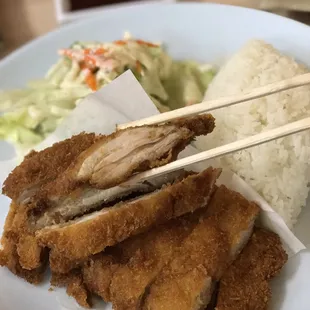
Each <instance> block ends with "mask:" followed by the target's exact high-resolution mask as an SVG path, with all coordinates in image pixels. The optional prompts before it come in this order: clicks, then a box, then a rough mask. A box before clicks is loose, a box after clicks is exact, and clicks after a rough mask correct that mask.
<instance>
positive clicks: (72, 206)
mask: <svg viewBox="0 0 310 310" xmlns="http://www.w3.org/2000/svg"><path fill="white" fill-rule="evenodd" d="M213 128H214V119H213V118H212V116H210V115H204V116H198V117H192V118H188V119H182V120H177V121H174V122H171V123H169V124H163V125H161V126H142V127H137V128H131V129H126V130H123V131H119V132H117V133H114V134H112V135H110V136H96V135H94V134H85V133H84V134H80V135H77V136H74V137H72V138H71V139H67V140H65V141H63V142H60V143H56V144H55V145H53V146H52V147H50V148H47V149H46V150H43V151H41V152H32V153H30V154H29V155H28V156H27V157H26V158H25V160H24V162H23V163H22V164H21V165H20V166H18V167H17V168H15V169H14V171H13V172H12V173H11V174H10V175H9V177H8V178H7V180H6V181H5V182H4V186H3V192H4V194H6V195H7V196H9V197H10V198H12V199H13V201H14V202H15V203H16V204H17V205H18V207H17V208H18V209H19V211H18V212H17V214H16V217H15V218H16V220H14V222H19V224H16V223H15V224H13V226H14V227H18V228H17V229H11V232H13V237H14V240H15V243H16V244H17V246H16V251H17V254H18V256H19V264H20V265H21V266H22V267H23V268H24V269H28V270H31V269H36V268H39V267H40V264H41V257H42V253H43V252H44V251H43V250H42V247H41V246H39V245H38V244H37V241H36V238H35V235H34V233H35V231H36V230H38V229H41V228H44V227H46V226H50V225H53V224H58V223H60V224H64V223H67V222H68V221H70V220H71V219H74V218H76V217H79V216H82V215H84V214H85V213H89V212H91V211H93V210H94V209H96V208H100V209H101V208H103V207H106V206H107V205H106V204H105V203H110V205H109V206H112V205H113V201H117V200H120V199H121V198H123V197H126V196H128V195H130V194H131V193H132V192H134V193H136V194H139V193H145V192H152V191H154V190H156V189H158V188H160V187H161V186H162V184H163V183H166V182H167V177H166V176H165V177H164V178H159V179H156V180H154V181H151V182H143V183H139V184H134V185H132V186H127V187H126V186H122V185H121V184H118V183H119V182H122V181H123V180H126V179H127V178H128V177H130V175H131V174H133V173H136V172H139V171H143V170H146V169H148V168H151V167H156V166H160V165H163V164H165V163H167V162H170V161H172V160H174V159H175V158H176V157H177V155H178V153H179V152H180V151H181V150H182V149H183V148H184V147H185V146H186V145H187V144H188V143H190V142H191V141H192V140H193V139H194V137H195V136H196V135H200V134H207V133H208V132H210V131H212V130H213ZM126 143H127V144H126ZM120 167H121V169H120ZM112 168H113V169H112ZM118 169H119V170H118ZM117 171H118V172H117ZM107 172H109V173H107ZM110 172H111V173H110ZM100 176H101V177H102V178H103V179H100ZM98 177H99V179H100V180H99V179H98ZM171 179H175V174H173V175H172V176H169V178H168V181H171ZM96 180H97V181H98V180H99V181H100V182H99V181H98V182H97V181H96ZM104 182H106V183H104ZM109 182H110V183H109ZM112 185H116V186H114V187H110V186H112ZM21 219H22V220H21ZM5 233H6V232H5ZM29 249H32V250H31V251H29Z"/></svg>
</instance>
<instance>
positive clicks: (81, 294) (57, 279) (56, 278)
mask: <svg viewBox="0 0 310 310" xmlns="http://www.w3.org/2000/svg"><path fill="white" fill-rule="evenodd" d="M51 285H53V286H57V287H63V286H65V287H66V288H67V294H68V295H69V296H71V297H73V298H74V299H75V300H76V301H77V303H78V304H79V305H80V306H82V307H84V308H91V302H90V293H89V291H88V290H87V288H86V286H85V284H84V283H83V277H82V274H81V271H80V270H72V271H71V272H69V273H67V274H56V273H52V278H51Z"/></svg>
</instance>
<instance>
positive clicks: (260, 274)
mask: <svg viewBox="0 0 310 310" xmlns="http://www.w3.org/2000/svg"><path fill="white" fill-rule="evenodd" d="M286 261H287V254H286V253H285V251H284V250H283V248H282V244H281V241H280V238H279V236H278V235H276V234H275V233H273V232H271V231H267V230H265V229H261V228H255V230H254V233H253V235H252V237H251V239H250V241H249V243H248V244H247V245H246V247H245V248H244V249H243V251H242V252H241V254H240V255H239V256H238V258H237V259H236V261H235V262H234V263H233V264H232V265H231V266H230V267H229V268H228V270H226V271H225V273H224V275H223V277H222V279H221V281H220V285H219V292H218V299H217V305H216V310H267V308H268V302H269V301H270V298H271V289H270V287H269V283H268V282H269V281H270V280H271V279H272V278H273V277H274V276H276V275H277V274H278V273H279V272H280V270H281V268H282V267H283V265H284V264H285V263H286Z"/></svg>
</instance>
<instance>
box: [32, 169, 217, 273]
mask: <svg viewBox="0 0 310 310" xmlns="http://www.w3.org/2000/svg"><path fill="white" fill-rule="evenodd" d="M219 174H220V170H218V169H213V168H208V169H206V170H205V171H203V172H201V173H199V174H195V175H190V176H188V177H186V178H185V179H183V180H182V181H180V182H176V183H174V184H172V185H168V186H166V187H164V188H163V189H161V190H159V191H156V192H154V193H151V194H148V195H145V196H142V197H140V198H137V199H135V200H132V201H129V202H122V203H119V204H117V205H115V206H113V207H111V208H105V209H102V210H101V211H98V212H95V213H92V214H89V215H85V216H84V217H81V218H78V219H77V220H74V221H71V222H69V223H66V224H64V225H55V226H51V227H49V228H45V229H42V230H39V231H37V233H36V236H37V238H38V240H39V241H40V243H41V245H42V246H47V247H49V248H51V253H50V255H51V256H50V257H51V258H52V259H51V260H50V265H51V268H52V270H53V271H54V272H56V273H62V272H68V267H69V266H70V262H71V263H72V266H73V267H76V263H77V262H79V261H81V262H83V261H84V260H85V259H87V258H88V257H89V256H91V255H93V254H97V253H100V252H102V251H103V250H104V249H105V248H106V247H107V246H113V245H115V244H117V243H119V242H121V241H123V240H125V239H127V238H128V237H131V236H134V235H137V234H139V233H142V232H144V231H146V230H148V229H150V228H151V227H153V226H155V225H159V224H162V223H165V222H167V221H168V220H170V219H172V218H175V217H178V216H181V215H183V214H185V213H188V212H194V211H195V210H196V209H199V208H201V207H202V206H206V205H207V203H208V201H209V199H210V196H211V194H212V193H213V189H214V186H215V181H216V179H217V178H218V176H219Z"/></svg>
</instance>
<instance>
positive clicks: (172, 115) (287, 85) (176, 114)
mask: <svg viewBox="0 0 310 310" xmlns="http://www.w3.org/2000/svg"><path fill="white" fill-rule="evenodd" d="M307 84H310V73H306V74H302V75H298V76H295V77H292V78H289V79H286V80H282V81H279V82H275V83H272V84H268V85H266V86H262V87H258V88H256V89H253V90H252V91H250V92H247V93H244V94H238V95H233V96H230V97H223V98H220V99H216V100H210V101H204V102H202V103H199V104H195V105H192V106H188V107H185V108H181V109H178V110H174V111H169V112H166V113H162V114H158V115H154V116H151V117H147V118H144V119H141V120H138V121H134V122H130V123H127V124H122V125H118V126H117V129H118V130H119V129H125V128H128V127H135V126H142V125H152V124H160V123H164V122H168V121H172V120H174V119H177V118H180V117H186V116H192V115H195V114H200V113H204V112H209V111H212V110H216V109H220V108H224V107H228V106H231V105H234V104H237V103H241V102H246V101H249V100H252V99H257V98H260V97H264V96H268V95H272V94H275V93H278V92H280V91H284V90H288V89H292V88H296V87H300V86H304V85H307Z"/></svg>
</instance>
